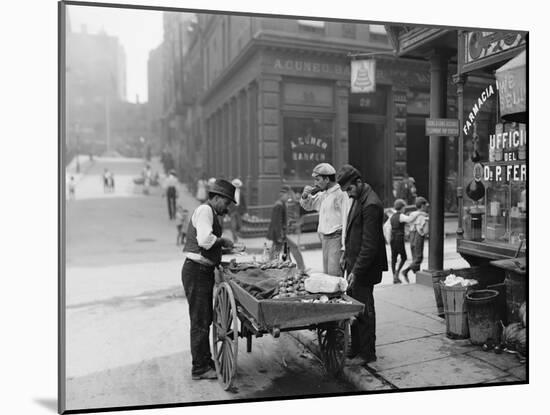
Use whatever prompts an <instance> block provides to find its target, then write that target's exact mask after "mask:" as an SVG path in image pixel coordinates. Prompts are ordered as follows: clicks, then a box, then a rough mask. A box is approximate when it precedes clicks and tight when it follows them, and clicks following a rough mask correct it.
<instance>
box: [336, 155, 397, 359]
mask: <svg viewBox="0 0 550 415" xmlns="http://www.w3.org/2000/svg"><path fill="white" fill-rule="evenodd" d="M338 183H339V184H340V186H341V188H342V190H343V191H345V192H347V193H348V195H349V197H350V198H352V199H353V204H352V206H351V210H350V212H349V215H348V220H347V227H346V238H345V251H344V256H343V258H342V262H343V266H344V269H345V270H346V272H347V276H348V283H349V286H348V293H349V294H350V295H351V296H352V297H353V298H355V299H356V300H358V301H360V302H362V303H363V304H365V309H364V311H363V313H361V314H360V315H359V316H358V318H357V320H356V321H355V322H354V324H353V325H352V326H351V350H350V356H349V357H355V356H357V355H359V356H360V357H361V358H363V359H364V360H365V361H366V362H367V363H369V362H373V361H376V350H375V342H376V315H375V310H374V296H373V290H374V285H376V284H378V283H379V282H380V281H381V280H382V272H383V271H386V270H387V269H388V259H387V257H386V246H385V242H384V235H383V232H382V226H383V222H384V208H383V206H382V202H381V201H380V199H379V198H378V196H377V195H376V193H375V192H374V190H372V188H371V187H370V186H369V185H368V184H367V183H365V182H364V181H363V179H362V177H361V173H360V172H359V171H358V170H357V169H356V168H355V167H353V166H351V165H349V164H347V165H344V166H342V168H341V169H340V171H339V172H338Z"/></svg>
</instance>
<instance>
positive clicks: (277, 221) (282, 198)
mask: <svg viewBox="0 0 550 415" xmlns="http://www.w3.org/2000/svg"><path fill="white" fill-rule="evenodd" d="M290 190H291V189H290V186H287V185H283V186H282V187H281V190H280V192H279V199H277V201H276V202H275V204H274V205H273V209H272V210H271V221H270V222H269V228H268V229H267V235H266V237H267V239H268V240H270V241H271V250H270V257H271V259H276V258H278V256H279V255H280V253H281V251H282V249H283V247H284V244H285V242H286V244H287V246H288V249H289V251H290V253H291V255H292V256H293V257H294V260H295V261H296V265H297V266H298V269H299V270H302V271H303V270H304V269H305V264H304V259H303V258H302V253H301V252H300V248H299V247H298V245H296V244H295V243H294V242H293V241H292V240H291V239H289V238H287V208H286V201H287V200H288V197H289V192H290Z"/></svg>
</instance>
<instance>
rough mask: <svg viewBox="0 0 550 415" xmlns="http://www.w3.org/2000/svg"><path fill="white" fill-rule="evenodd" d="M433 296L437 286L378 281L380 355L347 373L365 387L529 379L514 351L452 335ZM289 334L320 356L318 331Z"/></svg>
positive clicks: (354, 364)
mask: <svg viewBox="0 0 550 415" xmlns="http://www.w3.org/2000/svg"><path fill="white" fill-rule="evenodd" d="M433 296H434V294H433V289H431V288H429V287H426V286H423V285H419V284H402V285H385V286H380V285H379V286H376V287H375V290H374V298H375V301H376V325H377V327H376V334H377V339H376V354H377V357H378V360H377V361H376V362H374V363H370V364H368V365H366V364H365V363H364V362H363V361H362V360H361V359H359V358H356V359H353V360H348V361H347V362H346V365H345V367H344V370H343V373H342V376H343V378H344V379H345V380H346V381H348V382H350V383H351V384H353V385H354V386H355V387H356V388H357V389H358V390H361V391H379V390H389V389H410V388H428V387H438V386H462V385H471V384H477V385H479V384H490V383H500V382H525V381H526V367H527V364H525V363H523V364H522V363H520V362H519V359H518V357H517V356H516V355H514V354H510V353H502V354H500V355H498V354H495V353H494V352H493V351H488V352H484V351H482V350H481V347H480V346H474V345H472V344H471V343H470V341H469V340H468V339H466V340H451V339H449V338H448V337H447V336H446V334H445V330H446V327H445V320H444V319H442V318H439V317H438V316H437V309H436V307H435V302H434V298H433ZM289 334H290V335H292V336H293V337H294V338H295V339H297V340H298V341H299V342H300V343H302V344H303V345H304V346H305V347H307V348H308V349H309V350H311V351H312V352H313V353H314V354H316V355H319V348H318V344H317V337H316V333H315V332H313V331H309V330H301V331H291V332H289Z"/></svg>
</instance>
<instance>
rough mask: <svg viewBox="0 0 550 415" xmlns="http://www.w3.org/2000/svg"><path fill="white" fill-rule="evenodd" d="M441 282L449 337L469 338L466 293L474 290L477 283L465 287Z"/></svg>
mask: <svg viewBox="0 0 550 415" xmlns="http://www.w3.org/2000/svg"><path fill="white" fill-rule="evenodd" d="M440 284H441V297H442V299H443V310H444V312H445V324H446V326H447V337H449V338H451V339H467V338H468V336H469V330H468V313H467V306H466V294H467V293H468V292H470V291H472V290H473V289H474V288H473V287H475V285H469V286H466V287H463V286H462V285H457V286H450V287H449V286H446V285H445V284H444V283H443V282H441V283H440Z"/></svg>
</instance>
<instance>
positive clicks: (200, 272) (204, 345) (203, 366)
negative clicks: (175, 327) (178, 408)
mask: <svg viewBox="0 0 550 415" xmlns="http://www.w3.org/2000/svg"><path fill="white" fill-rule="evenodd" d="M231 203H235V186H233V185H232V184H231V183H229V182H228V181H227V180H223V179H218V180H216V181H215V182H214V184H213V185H212V186H211V187H210V188H209V190H208V200H207V201H206V202H205V203H204V204H202V205H200V206H199V207H197V208H196V209H195V211H194V212H193V215H192V216H191V221H190V222H189V227H188V230H187V240H186V242H185V248H184V251H185V252H187V258H186V260H185V263H184V264H183V268H182V270H181V280H182V283H183V288H184V290H185V296H186V298H187V302H188V304H189V319H190V321H191V336H190V337H191V356H192V359H193V362H192V370H191V377H192V379H193V380H200V379H215V378H216V371H215V370H214V362H213V361H212V355H211V353H210V343H209V341H208V334H209V332H210V325H211V324H212V296H213V289H214V269H215V267H216V266H218V265H219V264H220V262H221V258H222V247H228V248H231V247H233V242H232V241H231V240H229V239H226V238H222V237H221V235H222V226H221V224H220V221H219V219H218V216H223V215H225V214H227V209H228V207H229V205H230V204H231Z"/></svg>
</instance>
